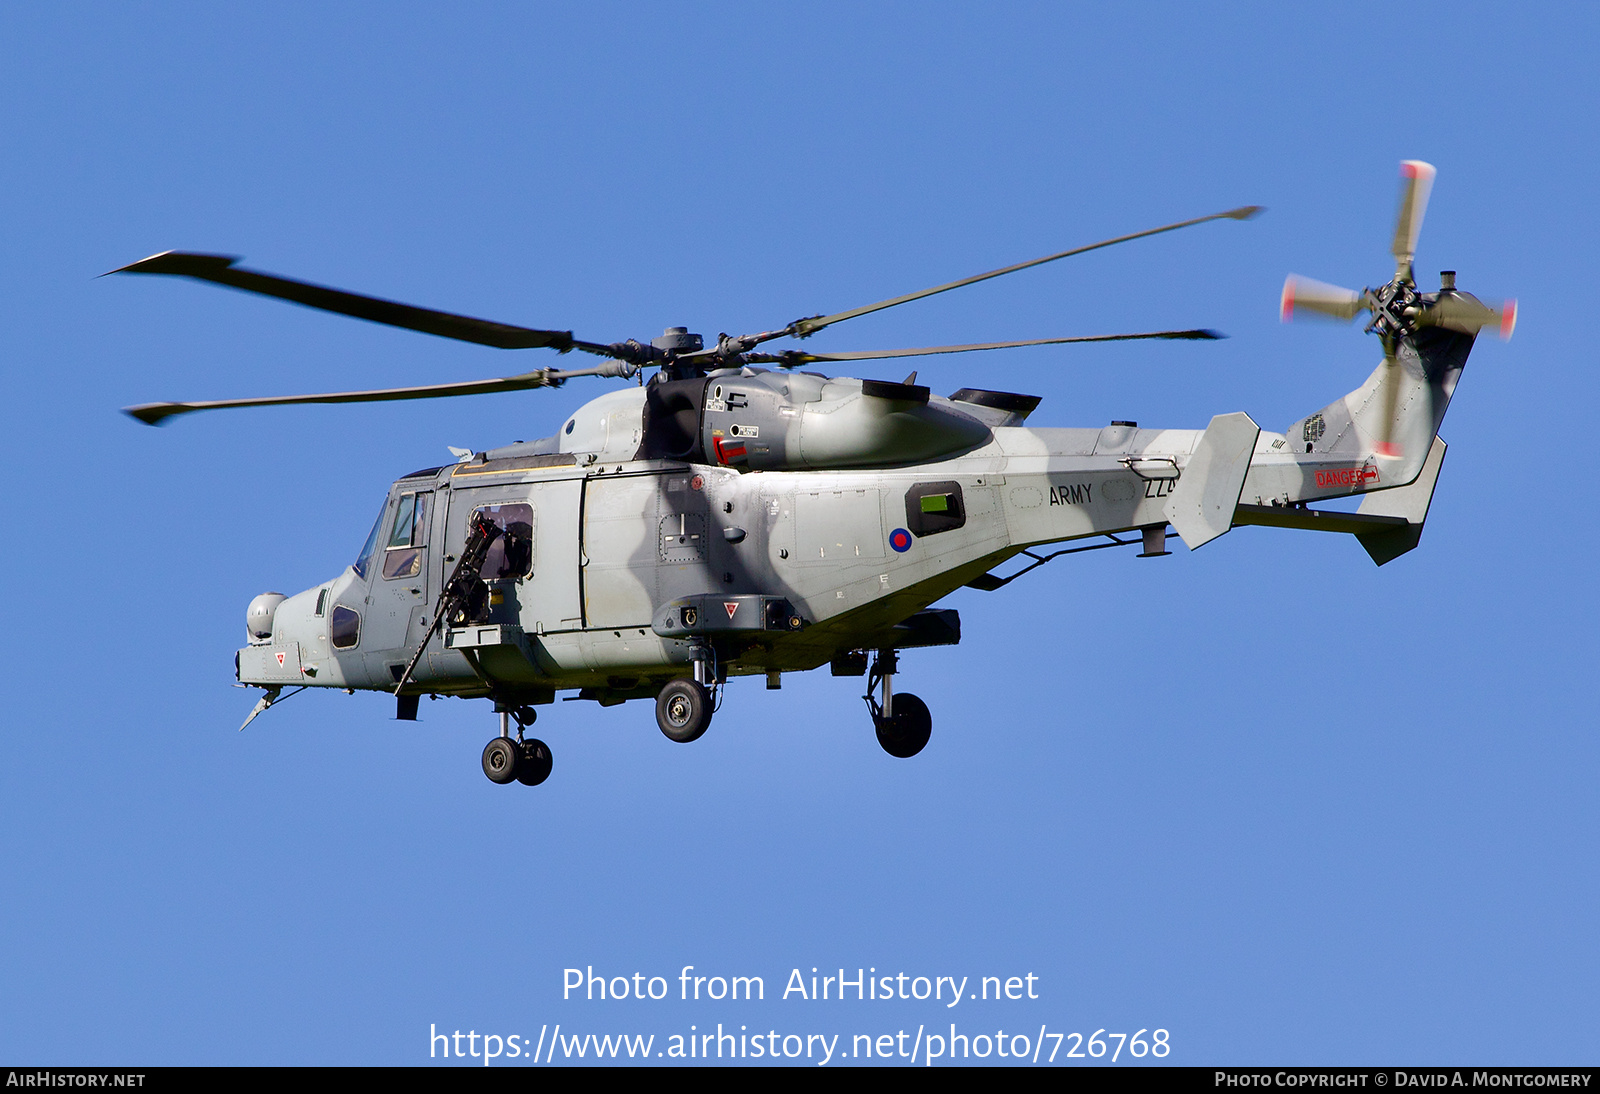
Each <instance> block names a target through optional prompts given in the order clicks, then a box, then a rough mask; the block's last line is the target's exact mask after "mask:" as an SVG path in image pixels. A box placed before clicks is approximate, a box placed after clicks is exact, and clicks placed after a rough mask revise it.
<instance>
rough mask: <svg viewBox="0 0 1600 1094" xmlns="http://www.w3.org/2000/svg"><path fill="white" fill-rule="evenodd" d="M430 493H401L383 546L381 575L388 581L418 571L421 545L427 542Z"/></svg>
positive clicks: (420, 563)
mask: <svg viewBox="0 0 1600 1094" xmlns="http://www.w3.org/2000/svg"><path fill="white" fill-rule="evenodd" d="M432 496H433V495H432V494H426V493H424V494H401V495H400V503H399V504H398V505H397V506H395V514H394V524H393V526H391V528H390V530H389V542H388V546H387V547H385V549H384V557H383V576H384V577H385V578H388V579H390V580H393V579H395V578H401V577H416V576H417V574H419V573H421V572H422V553H423V552H422V548H423V547H425V546H427V544H428V499H429V498H430V497H432Z"/></svg>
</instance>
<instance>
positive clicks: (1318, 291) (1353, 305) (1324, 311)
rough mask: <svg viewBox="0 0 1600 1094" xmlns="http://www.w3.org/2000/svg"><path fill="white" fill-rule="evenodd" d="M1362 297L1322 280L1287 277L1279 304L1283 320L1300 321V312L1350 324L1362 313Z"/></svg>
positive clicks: (1292, 275) (1294, 276)
mask: <svg viewBox="0 0 1600 1094" xmlns="http://www.w3.org/2000/svg"><path fill="white" fill-rule="evenodd" d="M1363 306H1364V305H1363V304H1362V294H1361V293H1358V292H1353V291H1352V290H1350V289H1342V288H1340V287H1339V286H1338V285H1329V284H1327V283H1326V282H1324V281H1314V280H1312V279H1311V278H1309V277H1299V276H1297V275H1295V274H1290V275H1289V276H1288V278H1287V279H1286V280H1285V281H1284V283H1283V298H1282V300H1281V302H1280V307H1281V309H1282V315H1283V321H1284V322H1285V323H1287V322H1289V321H1290V320H1291V319H1300V318H1303V316H1302V314H1301V313H1302V312H1304V313H1308V314H1310V315H1312V316H1326V317H1327V318H1330V319H1343V320H1345V321H1346V322H1349V321H1350V320H1351V319H1354V318H1355V317H1356V316H1357V315H1359V314H1361V309H1362V307H1363Z"/></svg>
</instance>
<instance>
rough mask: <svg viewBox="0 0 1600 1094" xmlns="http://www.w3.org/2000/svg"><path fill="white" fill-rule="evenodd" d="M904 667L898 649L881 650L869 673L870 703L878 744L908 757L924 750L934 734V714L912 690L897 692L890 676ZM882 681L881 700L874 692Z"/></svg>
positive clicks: (897, 754)
mask: <svg viewBox="0 0 1600 1094" xmlns="http://www.w3.org/2000/svg"><path fill="white" fill-rule="evenodd" d="M899 667H900V659H899V657H897V656H896V654H895V651H894V650H879V651H878V656H877V658H876V659H875V660H874V661H873V663H872V672H871V673H870V674H869V675H868V676H867V694H866V695H864V696H863V697H862V698H864V699H866V701H867V707H868V709H870V710H871V711H872V724H873V726H874V728H876V729H877V731H878V744H880V745H882V746H883V750H884V751H885V752H887V753H888V754H889V755H891V756H895V757H898V758H899V759H902V760H905V759H910V758H911V757H912V756H915V755H916V754H917V753H919V752H921V751H922V750H923V748H924V747H925V746H926V745H927V743H928V738H929V737H930V736H932V734H933V715H932V714H930V713H928V704H927V703H924V702H923V701H922V700H921V699H919V698H917V697H916V696H915V695H912V694H911V693H910V692H902V693H901V694H899V695H896V694H894V691H893V688H892V687H891V685H890V680H891V678H892V677H893V676H894V674H895V672H896V671H897V670H898V669H899ZM880 684H881V685H882V691H883V698H882V700H881V701H879V700H878V699H875V698H873V695H872V692H873V690H874V689H875V688H877V687H878V686H879V685H880Z"/></svg>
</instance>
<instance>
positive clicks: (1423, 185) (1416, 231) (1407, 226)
mask: <svg viewBox="0 0 1600 1094" xmlns="http://www.w3.org/2000/svg"><path fill="white" fill-rule="evenodd" d="M1436 174H1438V172H1437V171H1435V170H1434V167H1433V165H1432V164H1430V163H1423V162H1422V161H1421V160H1405V161H1403V162H1402V163H1401V164H1400V215H1399V216H1398V217H1397V218H1396V220H1395V224H1394V247H1393V251H1394V262H1395V275H1396V276H1397V277H1404V278H1406V279H1407V280H1413V279H1412V277H1411V263H1412V261H1413V260H1414V259H1415V258H1416V256H1417V236H1419V235H1420V234H1421V233H1422V217H1423V214H1424V213H1426V212H1427V211H1428V195H1429V194H1430V193H1432V192H1433V177H1434V175H1436Z"/></svg>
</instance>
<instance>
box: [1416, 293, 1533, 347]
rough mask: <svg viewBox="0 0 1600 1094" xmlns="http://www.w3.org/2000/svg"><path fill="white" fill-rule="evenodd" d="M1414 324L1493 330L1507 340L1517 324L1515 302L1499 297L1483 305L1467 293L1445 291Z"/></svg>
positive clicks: (1465, 330)
mask: <svg viewBox="0 0 1600 1094" xmlns="http://www.w3.org/2000/svg"><path fill="white" fill-rule="evenodd" d="M1417 325H1418V326H1429V327H1445V328H1447V329H1449V330H1454V331H1460V332H1461V333H1463V334H1477V333H1478V332H1479V331H1481V330H1493V331H1494V332H1495V333H1496V334H1498V335H1499V336H1500V337H1501V338H1502V339H1505V340H1508V341H1509V340H1510V338H1511V334H1512V332H1513V331H1514V330H1516V327H1517V302H1516V301H1515V300H1502V301H1500V302H1499V303H1497V304H1486V303H1484V302H1483V301H1482V300H1479V299H1478V298H1477V297H1475V296H1473V295H1472V294H1470V293H1461V292H1456V293H1449V294H1447V295H1442V296H1440V297H1439V299H1438V301H1437V302H1436V303H1434V304H1433V305H1432V306H1430V307H1429V308H1428V309H1427V310H1426V311H1424V312H1423V313H1422V315H1421V316H1419V317H1418V319H1417Z"/></svg>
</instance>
